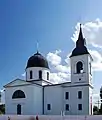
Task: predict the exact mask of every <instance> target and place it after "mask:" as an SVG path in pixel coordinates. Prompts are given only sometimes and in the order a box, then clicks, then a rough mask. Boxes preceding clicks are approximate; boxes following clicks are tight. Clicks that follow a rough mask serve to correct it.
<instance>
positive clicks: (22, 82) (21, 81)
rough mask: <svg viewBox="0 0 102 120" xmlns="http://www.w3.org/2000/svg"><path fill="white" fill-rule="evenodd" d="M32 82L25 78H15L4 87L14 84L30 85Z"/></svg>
mask: <svg viewBox="0 0 102 120" xmlns="http://www.w3.org/2000/svg"><path fill="white" fill-rule="evenodd" d="M29 84H32V83H29V82H26V81H25V80H21V79H15V80H13V81H11V82H10V83H8V84H6V85H4V87H5V88H6V87H13V86H21V85H29Z"/></svg>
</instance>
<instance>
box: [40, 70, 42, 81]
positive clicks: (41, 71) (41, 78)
mask: <svg viewBox="0 0 102 120" xmlns="http://www.w3.org/2000/svg"><path fill="white" fill-rule="evenodd" d="M39 79H42V71H41V70H40V71H39Z"/></svg>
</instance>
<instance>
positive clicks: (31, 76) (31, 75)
mask: <svg viewBox="0 0 102 120" xmlns="http://www.w3.org/2000/svg"><path fill="white" fill-rule="evenodd" d="M32 73H33V72H32V70H30V79H32V78H33V74H32Z"/></svg>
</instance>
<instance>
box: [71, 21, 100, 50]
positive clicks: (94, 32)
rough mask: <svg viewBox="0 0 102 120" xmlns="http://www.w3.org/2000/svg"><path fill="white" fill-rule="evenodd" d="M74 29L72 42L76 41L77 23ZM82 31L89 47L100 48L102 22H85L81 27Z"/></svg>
mask: <svg viewBox="0 0 102 120" xmlns="http://www.w3.org/2000/svg"><path fill="white" fill-rule="evenodd" d="M75 28H76V30H75V32H74V34H73V37H72V40H73V41H74V42H75V41H76V40H77V39H78V34H79V23H77V25H76V26H75ZM82 31H83V34H84V37H85V39H86V40H87V43H88V44H89V45H92V46H93V47H98V48H102V21H100V19H96V20H95V21H93V22H86V23H85V24H83V25H82Z"/></svg>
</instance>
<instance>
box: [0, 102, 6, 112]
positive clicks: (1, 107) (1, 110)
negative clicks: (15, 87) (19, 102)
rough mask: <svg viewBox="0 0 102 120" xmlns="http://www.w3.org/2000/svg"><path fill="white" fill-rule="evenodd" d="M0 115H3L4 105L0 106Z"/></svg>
mask: <svg viewBox="0 0 102 120" xmlns="http://www.w3.org/2000/svg"><path fill="white" fill-rule="evenodd" d="M0 114H5V104H1V105H0Z"/></svg>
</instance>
